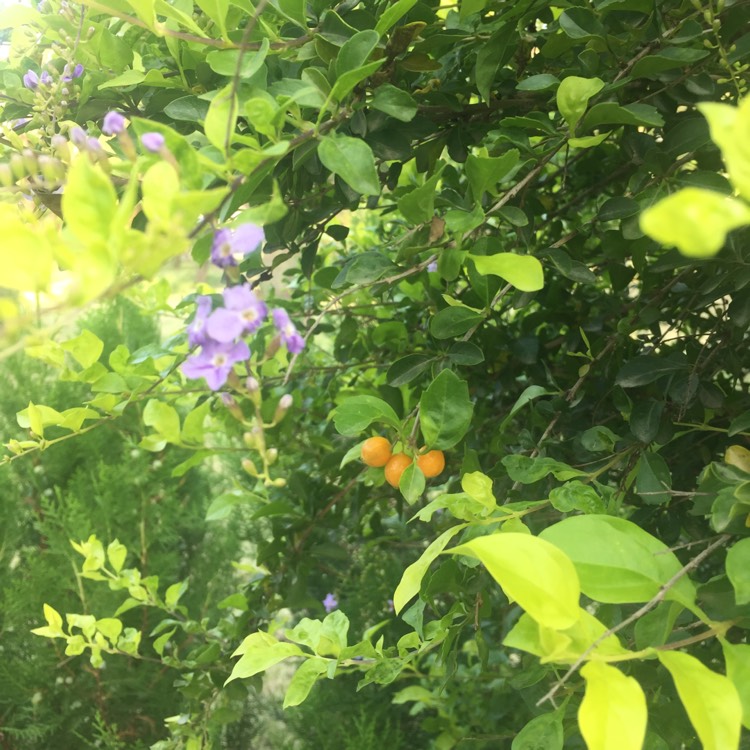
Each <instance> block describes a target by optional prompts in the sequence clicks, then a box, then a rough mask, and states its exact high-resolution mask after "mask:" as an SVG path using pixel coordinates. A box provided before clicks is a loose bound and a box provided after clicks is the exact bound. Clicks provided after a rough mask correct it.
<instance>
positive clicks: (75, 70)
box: [62, 63, 83, 81]
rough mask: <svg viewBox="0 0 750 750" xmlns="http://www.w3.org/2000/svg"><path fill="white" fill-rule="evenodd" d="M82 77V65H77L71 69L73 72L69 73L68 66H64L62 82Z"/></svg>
mask: <svg viewBox="0 0 750 750" xmlns="http://www.w3.org/2000/svg"><path fill="white" fill-rule="evenodd" d="M82 75H83V65H81V63H78V65H76V66H75V68H73V72H72V73H71V72H70V65H66V66H65V67H64V68H63V73H62V79H63V81H72V80H73V79H74V78H80V77H81V76H82Z"/></svg>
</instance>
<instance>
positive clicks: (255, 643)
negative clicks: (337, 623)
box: [225, 632, 304, 684]
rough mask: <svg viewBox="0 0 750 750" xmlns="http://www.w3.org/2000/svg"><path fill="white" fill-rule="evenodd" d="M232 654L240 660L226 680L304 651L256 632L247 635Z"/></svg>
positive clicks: (261, 669) (245, 675)
mask: <svg viewBox="0 0 750 750" xmlns="http://www.w3.org/2000/svg"><path fill="white" fill-rule="evenodd" d="M233 656H240V660H239V661H238V662H237V663H236V664H235V665H234V669H233V670H232V674H231V675H229V678H228V679H227V682H231V681H232V680H237V679H243V678H246V677H252V676H253V675H256V674H258V673H259V672H263V671H265V670H266V669H268V668H269V667H272V666H273V665H274V664H278V663H279V662H280V661H283V660H284V659H288V658H289V657H290V656H304V652H303V651H302V649H300V647H299V646H296V645H295V644H294V643H284V642H281V641H278V640H276V638H274V637H273V636H272V635H269V634H268V633H262V632H258V633H252V634H251V635H249V636H247V638H245V640H244V641H243V642H242V643H241V644H240V646H239V648H238V649H237V650H236V651H235V652H234V654H233ZM225 684H226V683H225Z"/></svg>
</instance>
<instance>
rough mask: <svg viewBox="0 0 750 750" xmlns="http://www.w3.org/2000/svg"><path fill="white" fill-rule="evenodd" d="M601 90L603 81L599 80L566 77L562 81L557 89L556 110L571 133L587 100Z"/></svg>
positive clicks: (584, 108) (586, 104)
mask: <svg viewBox="0 0 750 750" xmlns="http://www.w3.org/2000/svg"><path fill="white" fill-rule="evenodd" d="M603 88H604V81H602V80H601V79H600V78H579V77H578V76H568V77H567V78H565V79H563V81H562V83H561V84H560V85H559V86H558V89H557V108H558V109H559V110H560V114H561V115H562V116H563V117H564V118H565V121H566V122H567V123H568V125H569V126H570V130H571V132H574V131H575V127H576V125H577V124H578V121H579V120H580V119H581V117H583V113H584V112H585V111H586V107H588V104H589V99H591V97H592V96H595V95H596V94H598V93H599V92H600V91H601V90H602V89H603Z"/></svg>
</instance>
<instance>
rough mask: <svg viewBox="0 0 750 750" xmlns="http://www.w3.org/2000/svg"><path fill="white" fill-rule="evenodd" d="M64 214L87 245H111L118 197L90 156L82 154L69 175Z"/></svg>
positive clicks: (63, 208)
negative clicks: (109, 243)
mask: <svg viewBox="0 0 750 750" xmlns="http://www.w3.org/2000/svg"><path fill="white" fill-rule="evenodd" d="M62 210H63V216H64V217H65V222H66V224H67V226H68V229H70V231H71V232H72V233H73V234H74V235H75V236H76V237H77V238H78V239H79V240H80V241H81V242H82V243H83V244H84V245H98V244H100V243H104V244H106V243H108V242H109V240H110V235H111V232H112V219H113V218H114V216H115V211H116V210H117V196H116V194H115V189H114V187H113V185H112V182H111V180H110V179H109V177H107V175H106V174H105V173H104V171H103V170H102V169H101V167H98V166H96V165H94V164H92V163H91V160H90V159H89V157H88V156H87V155H86V154H81V155H80V156H79V157H78V158H77V159H76V160H75V161H74V162H73V166H72V167H71V168H70V171H69V172H68V181H67V184H66V185H65V191H64V192H63V197H62Z"/></svg>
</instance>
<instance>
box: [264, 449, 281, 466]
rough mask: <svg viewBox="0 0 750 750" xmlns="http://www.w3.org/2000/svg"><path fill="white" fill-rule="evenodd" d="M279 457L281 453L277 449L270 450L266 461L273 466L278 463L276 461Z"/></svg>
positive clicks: (267, 452)
mask: <svg viewBox="0 0 750 750" xmlns="http://www.w3.org/2000/svg"><path fill="white" fill-rule="evenodd" d="M278 457H279V452H278V450H276V448H269V449H268V450H267V451H266V461H268V465H269V466H273V464H275V463H276V459H277V458H278Z"/></svg>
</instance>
